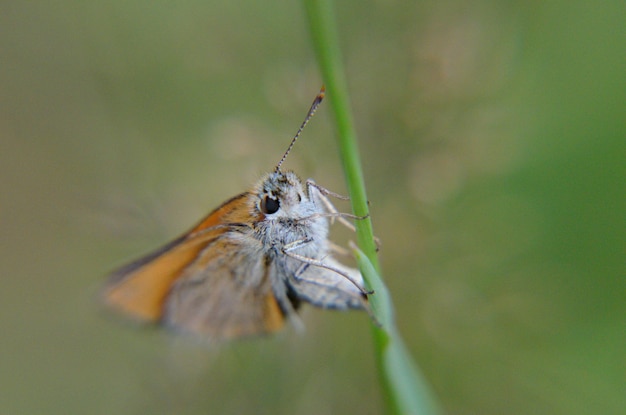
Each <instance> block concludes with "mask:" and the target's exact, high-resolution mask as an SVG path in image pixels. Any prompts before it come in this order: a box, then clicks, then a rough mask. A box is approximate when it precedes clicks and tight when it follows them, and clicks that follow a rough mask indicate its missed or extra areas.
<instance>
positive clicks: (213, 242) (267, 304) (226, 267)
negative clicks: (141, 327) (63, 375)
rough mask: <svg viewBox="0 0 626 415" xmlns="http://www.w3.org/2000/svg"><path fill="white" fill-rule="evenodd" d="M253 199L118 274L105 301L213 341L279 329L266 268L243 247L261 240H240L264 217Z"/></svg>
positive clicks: (226, 208)
mask: <svg viewBox="0 0 626 415" xmlns="http://www.w3.org/2000/svg"><path fill="white" fill-rule="evenodd" d="M248 196H249V194H248V193H243V194H241V195H239V196H236V197H234V198H232V199H231V200H229V201H227V202H225V203H224V204H222V205H221V206H220V207H219V208H217V209H216V210H215V211H213V212H211V213H210V214H209V215H208V216H207V217H206V218H204V219H203V220H202V221H201V222H200V223H199V224H197V225H196V226H195V227H194V228H193V229H192V230H191V231H190V232H188V233H187V234H185V235H183V236H181V237H179V238H177V239H176V240H174V241H172V242H170V243H169V244H167V245H165V246H164V247H162V248H160V249H158V250H157V251H155V252H153V253H151V254H149V255H147V256H145V257H143V258H141V259H139V260H137V261H134V262H132V263H130V264H128V265H126V266H124V267H122V268H120V269H119V270H117V271H116V272H114V273H113V274H112V275H111V276H110V277H109V280H108V283H107V284H106V287H105V289H104V292H103V298H104V301H105V303H107V304H108V305H109V306H110V307H112V308H113V309H116V310H118V311H121V312H122V313H124V314H127V315H129V316H131V317H134V318H135V319H137V320H143V321H154V322H156V321H164V322H166V323H167V324H169V325H171V326H174V327H179V328H182V329H184V330H187V331H191V332H197V333H204V334H208V335H214V336H215V337H234V336H235V334H240V335H246V334H253V333H261V332H265V331H274V330H277V329H279V328H280V327H281V326H282V325H283V322H284V321H283V320H284V317H283V313H282V312H281V309H280V307H278V304H277V303H276V300H275V298H274V296H273V295H272V290H271V283H270V282H269V281H268V279H267V271H266V270H265V268H266V266H265V264H266V263H265V262H264V260H263V259H262V256H261V257H259V259H258V260H255V259H254V255H257V254H258V252H252V251H250V250H247V251H246V250H245V249H242V248H243V247H244V245H246V246H247V245H250V243H252V245H254V242H256V240H255V239H253V238H252V237H251V236H247V238H248V239H242V238H243V237H244V236H243V234H242V233H241V231H242V229H243V230H245V229H246V228H247V226H246V224H247V223H250V222H251V221H254V220H258V219H259V218H258V217H253V216H252V215H253V212H254V210H253V209H252V207H251V206H250V203H249V201H250V198H249V197H248ZM232 236H236V237H232ZM233 249H234V251H231V250H233ZM241 264H247V265H244V266H243V267H242V266H241ZM233 278H234V279H233ZM248 279H249V281H248ZM187 302H189V303H187ZM207 313H208V314H207ZM228 327H238V328H236V329H234V328H228Z"/></svg>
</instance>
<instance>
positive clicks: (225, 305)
mask: <svg viewBox="0 0 626 415" xmlns="http://www.w3.org/2000/svg"><path fill="white" fill-rule="evenodd" d="M270 267H271V264H270V263H269V261H267V260H266V258H265V256H264V254H263V252H262V250H261V245H260V242H259V241H257V240H256V239H254V238H253V237H252V236H250V235H246V234H235V233H233V234H224V235H223V236H222V237H220V238H219V239H217V240H215V241H214V242H213V243H211V245H210V246H209V247H207V249H205V250H204V251H203V252H202V253H201V254H200V256H199V257H198V259H197V260H196V261H195V262H194V263H193V264H192V265H191V266H190V267H188V268H187V269H186V270H185V271H184V273H183V275H182V276H181V277H180V278H179V279H178V280H177V281H176V282H175V283H174V285H173V286H172V289H171V291H170V294H169V296H168V298H167V300H166V304H165V309H166V312H165V315H164V317H163V319H164V322H165V323H166V324H168V325H170V326H172V327H175V328H178V329H181V330H183V331H188V332H192V333H196V334H201V335H203V336H205V337H208V338H210V339H230V338H236V337H243V336H251V335H258V334H263V333H269V332H273V331H276V330H278V329H280V328H281V327H282V326H283V325H284V322H285V316H284V313H283V311H282V310H281V307H280V306H279V303H278V301H277V299H276V297H275V295H274V291H273V289H272V281H271V279H270Z"/></svg>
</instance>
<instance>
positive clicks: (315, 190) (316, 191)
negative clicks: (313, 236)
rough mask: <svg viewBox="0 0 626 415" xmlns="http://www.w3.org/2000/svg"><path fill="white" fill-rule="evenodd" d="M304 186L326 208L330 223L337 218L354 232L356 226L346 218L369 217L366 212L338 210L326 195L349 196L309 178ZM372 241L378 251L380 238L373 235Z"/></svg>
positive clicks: (341, 197) (346, 198)
mask: <svg viewBox="0 0 626 415" xmlns="http://www.w3.org/2000/svg"><path fill="white" fill-rule="evenodd" d="M306 186H307V191H308V192H309V194H310V195H314V196H315V198H316V199H318V200H319V201H320V202H321V203H322V204H323V205H324V207H325V208H326V210H327V211H328V212H329V214H328V216H329V217H330V218H331V219H330V220H331V224H332V223H333V221H334V218H337V221H338V222H339V223H341V224H342V225H343V226H345V227H346V228H348V229H350V230H351V231H352V232H356V227H355V226H354V224H352V223H351V222H349V221H348V220H347V219H346V218H350V219H356V220H362V219H366V218H367V217H369V214H367V215H366V216H357V215H352V214H350V213H342V212H339V211H338V210H337V208H336V207H335V205H333V203H332V202H331V201H330V199H329V198H328V196H332V197H334V198H337V199H340V200H350V198H349V197H347V196H343V195H340V194H338V193H335V192H333V191H331V190H328V189H326V188H325V187H322V186H320V185H318V184H317V183H315V182H314V181H313V180H311V179H308V180H307V181H306ZM374 243H375V244H376V251H378V250H379V249H380V245H381V243H380V239H378V237H376V236H374Z"/></svg>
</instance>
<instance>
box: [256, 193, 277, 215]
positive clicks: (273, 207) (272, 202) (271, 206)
mask: <svg viewBox="0 0 626 415" xmlns="http://www.w3.org/2000/svg"><path fill="white" fill-rule="evenodd" d="M260 207H261V212H263V213H265V214H267V215H271V214H272V213H276V212H278V209H280V203H279V202H278V200H277V199H273V198H271V197H270V196H265V197H264V198H263V199H261V206H260Z"/></svg>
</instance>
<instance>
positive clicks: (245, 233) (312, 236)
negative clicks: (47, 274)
mask: <svg viewBox="0 0 626 415" xmlns="http://www.w3.org/2000/svg"><path fill="white" fill-rule="evenodd" d="M324 95H325V90H324V87H322V89H321V91H320V93H319V94H318V95H317V96H316V98H315V100H314V101H313V104H312V105H311V108H310V109H309V112H308V113H307V116H306V118H305V120H304V121H303V123H302V125H301V126H300V128H299V129H298V132H297V133H296V135H295V136H294V138H293V139H292V141H291V143H290V145H289V147H288V148H287V151H286V152H285V153H284V155H283V157H282V158H281V160H280V161H279V163H278V164H277V165H276V168H275V169H274V171H272V172H270V173H268V174H266V175H265V176H264V177H263V178H261V179H260V180H259V181H258V182H257V183H256V184H255V185H253V186H252V187H251V188H250V189H249V190H248V191H246V192H243V193H241V194H239V195H237V196H235V197H233V198H231V199H230V200H228V201H226V202H224V203H223V204H222V205H220V206H219V207H218V208H217V209H215V210H213V211H212V212H211V213H209V214H208V215H207V216H206V217H205V218H204V219H202V220H201V221H200V222H199V223H198V224H196V225H195V226H194V227H193V228H191V230H189V231H188V232H186V233H184V234H183V235H181V236H180V237H178V238H176V239H175V240H173V241H172V242H170V243H168V244H166V245H165V246H163V247H161V248H159V249H157V250H156V251H154V252H152V253H150V254H148V255H146V256H144V257H142V258H139V259H137V260H136V261H133V262H131V263H129V264H128V265H125V266H123V267H121V268H119V269H118V270H117V271H115V272H113V273H112V274H111V275H110V276H109V278H108V280H107V282H106V285H105V287H104V290H103V299H104V302H105V303H106V304H107V305H108V306H110V307H111V308H113V309H114V310H118V311H120V312H122V313H123V314H126V315H129V316H131V317H133V318H134V319H136V320H139V321H146V322H158V323H161V324H163V325H165V326H167V327H171V328H174V329H176V330H179V331H182V332H188V333H193V334H196V335H199V336H202V337H205V338H207V339H211V340H227V339H234V338H240V337H248V336H254V335H262V334H267V333H272V332H275V331H277V330H279V329H281V328H282V327H283V326H284V324H285V321H287V320H289V321H293V322H294V323H295V324H296V325H300V324H301V323H299V320H298V317H297V310H298V309H299V308H300V306H301V305H302V303H309V304H312V305H314V306H316V307H320V308H325V309H336V310H347V309H357V310H359V309H360V310H369V306H368V295H369V294H371V292H369V291H367V290H366V289H365V287H364V282H363V278H362V276H361V274H360V272H359V271H358V270H357V269H353V268H349V267H347V266H345V265H343V264H341V263H340V262H338V261H337V260H336V259H335V258H334V257H333V254H334V253H335V252H336V251H337V250H338V249H337V248H335V246H334V245H333V244H332V243H331V242H330V241H329V240H328V231H329V224H330V222H333V221H334V220H335V219H336V220H337V221H338V222H341V223H343V224H345V225H346V226H348V227H351V228H353V227H352V224H351V223H350V222H349V221H348V220H347V219H350V218H352V219H359V218H358V217H356V216H353V215H350V214H347V213H339V212H338V211H337V210H336V209H335V207H334V206H333V204H332V203H331V201H330V197H340V196H339V195H337V194H335V193H333V192H330V191H329V190H327V189H325V188H323V187H321V186H319V185H317V184H316V183H315V182H314V181H312V180H310V179H309V180H307V181H302V180H301V179H300V178H299V177H298V176H297V175H296V174H295V173H294V172H292V171H282V170H281V169H280V167H281V165H282V164H283V162H284V160H285V158H286V157H287V155H288V154H289V152H290V151H291V149H292V147H293V145H294V143H295V142H296V140H297V139H298V137H299V136H300V134H301V132H302V130H303V129H304V127H305V126H306V124H307V123H308V121H309V120H310V119H311V117H312V116H313V115H314V113H315V111H316V109H317V107H318V105H319V104H320V103H321V102H322V99H323V98H324Z"/></svg>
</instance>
